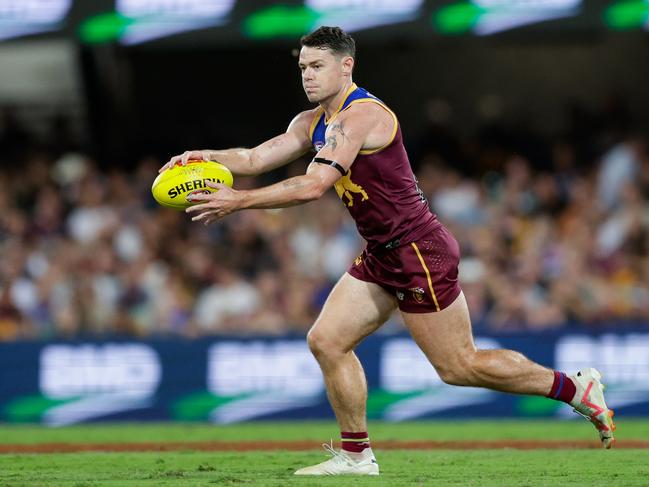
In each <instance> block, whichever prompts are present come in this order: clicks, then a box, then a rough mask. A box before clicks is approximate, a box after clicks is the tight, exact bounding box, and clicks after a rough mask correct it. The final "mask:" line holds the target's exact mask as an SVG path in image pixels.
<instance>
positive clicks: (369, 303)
mask: <svg viewBox="0 0 649 487" xmlns="http://www.w3.org/2000/svg"><path fill="white" fill-rule="evenodd" d="M396 306H397V302H396V299H395V298H394V296H392V295H391V294H389V293H388V292H387V291H386V290H385V289H383V288H382V287H381V286H379V285H378V284H374V283H371V282H365V281H361V280H360V279H356V278H355V277H352V276H350V275H349V274H348V273H345V274H343V276H342V277H341V278H340V279H339V280H338V283H337V284H336V285H335V286H334V288H333V289H332V290H331V293H330V294H329V297H328V298H327V301H326V302H325V304H324V306H323V307H322V311H321V312H320V315H319V316H318V319H317V320H316V322H315V323H314V325H313V327H312V328H311V330H310V331H309V337H308V338H309V345H310V346H311V347H312V348H322V347H333V348H335V349H336V350H337V351H342V352H348V351H349V350H352V349H353V348H354V347H355V346H356V345H357V344H358V343H359V342H360V341H361V340H362V339H363V338H365V337H366V336H367V335H369V334H370V333H372V332H373V331H375V330H376V329H377V328H379V327H380V326H381V325H382V324H383V323H385V321H386V320H387V319H388V318H389V317H390V314H391V313H392V312H393V311H394V310H395V309H396Z"/></svg>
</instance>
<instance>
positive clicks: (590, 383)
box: [569, 368, 615, 448]
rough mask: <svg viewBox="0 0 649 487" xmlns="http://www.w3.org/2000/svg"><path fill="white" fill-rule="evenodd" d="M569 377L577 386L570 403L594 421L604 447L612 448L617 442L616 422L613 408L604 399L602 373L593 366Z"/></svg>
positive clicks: (578, 411) (579, 412) (581, 413)
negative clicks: (615, 434) (614, 433)
mask: <svg viewBox="0 0 649 487" xmlns="http://www.w3.org/2000/svg"><path fill="white" fill-rule="evenodd" d="M569 377H570V378H571V379H572V381H573V382H574V383H575V386H576V388H577V392H576V393H575V397H574V398H573V400H572V401H571V402H570V405H571V406H572V407H573V408H575V409H574V411H575V412H576V413H577V414H580V415H582V416H583V417H584V418H586V419H587V420H588V421H590V422H591V423H593V425H594V426H595V428H596V429H597V432H598V433H599V438H600V440H602V444H603V445H604V448H611V447H612V446H613V445H614V444H615V438H614V437H613V432H614V431H615V423H614V422H613V410H612V409H609V408H608V407H607V406H606V402H605V401H604V384H602V383H601V382H600V379H601V378H602V374H600V373H599V371H597V370H596V369H592V368H591V369H584V370H580V371H579V372H577V373H576V374H575V375H571V376H569Z"/></svg>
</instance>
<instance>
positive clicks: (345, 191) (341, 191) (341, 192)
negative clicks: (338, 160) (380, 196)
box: [334, 169, 370, 206]
mask: <svg viewBox="0 0 649 487" xmlns="http://www.w3.org/2000/svg"><path fill="white" fill-rule="evenodd" d="M351 177H352V170H351V169H350V170H349V171H347V174H345V175H344V176H343V177H342V178H340V179H339V180H338V181H336V184H335V185H334V187H335V188H336V193H338V197H339V198H340V199H341V200H342V201H343V203H345V204H346V205H347V206H354V193H356V194H360V195H361V202H363V201H365V200H368V199H370V197H369V196H367V193H366V192H365V190H364V189H363V187H362V186H361V185H360V184H356V183H355V182H354V181H352V179H351ZM345 198H346V199H347V201H345Z"/></svg>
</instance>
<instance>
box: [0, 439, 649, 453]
mask: <svg viewBox="0 0 649 487" xmlns="http://www.w3.org/2000/svg"><path fill="white" fill-rule="evenodd" d="M319 446H320V445H318V443H316V442H313V441H237V442H231V441H210V442H206V441H193V442H159V443H156V442H149V443H146V442H143V443H38V444H33V445H30V444H5V445H2V444H0V454H7V453H77V452H129V451H133V452H146V451H183V450H185V451H187V450H196V451H263V450H288V451H305V450H315V449H318V448H319ZM372 446H373V447H374V448H375V449H376V450H496V449H504V448H509V449H514V450H539V449H551V450H556V449H575V448H579V449H583V448H590V449H594V448H602V446H601V444H600V443H599V442H597V441H549V440H545V441H533V440H498V441H396V440H395V441H390V440H386V441H372ZM615 448H616V449H618V448H643V449H647V448H649V441H644V440H623V441H618V442H617V443H616V445H615Z"/></svg>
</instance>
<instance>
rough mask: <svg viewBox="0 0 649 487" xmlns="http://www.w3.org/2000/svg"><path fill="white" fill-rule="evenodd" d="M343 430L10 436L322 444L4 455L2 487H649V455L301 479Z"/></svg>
mask: <svg viewBox="0 0 649 487" xmlns="http://www.w3.org/2000/svg"><path fill="white" fill-rule="evenodd" d="M337 434H338V433H337V430H336V427H335V425H334V424H333V423H247V424H241V425H233V426H213V425H207V424H154V425H142V424H119V425H118V424H114V425H88V426H73V427H65V428H56V429H49V428H43V427H39V426H28V425H19V426H16V425H3V426H0V445H6V444H13V445H15V444H23V445H38V444H44V443H107V444H110V443H137V442H195V441H259V440H261V441H266V440H276V441H277V440H312V441H313V446H314V448H313V450H312V451H306V452H296V451H286V452H283V451H253V452H245V453H244V452H205V451H192V449H191V448H189V447H188V448H181V449H180V450H178V451H165V452H154V451H152V452H128V453H119V452H100V453H98V452H91V453H90V452H89V453H52V454H15V453H11V454H4V455H0V485H1V486H22V485H25V486H40V485H48V486H49V485H52V486H71V487H72V486H74V487H82V486H135V485H152V486H153V485H165V486H176V485H178V486H180V485H183V486H185V485H192V486H211V485H260V486H318V485H332V486H333V485H336V486H340V485H343V486H345V485H350V486H351V485H354V486H366V485H373V486H379V485H380V486H410V485H414V486H418V485H426V486H428V485H439V486H445V485H468V486H568V485H571V486H582V485H583V486H607V487H610V486H613V485H619V486H649V449H622V448H620V449H617V450H610V451H605V450H599V449H577V450H569V449H554V450H551V449H545V450H530V451H521V450H513V449H492V450H384V451H381V450H380V448H378V449H375V453H376V454H377V458H378V461H379V464H380V466H381V476H380V477H377V478H369V477H345V478H322V479H321V478H299V477H294V476H293V475H292V474H293V472H294V470H295V469H297V468H299V467H302V466H304V465H308V464H311V463H317V462H319V461H322V460H324V459H325V458H326V457H325V454H324V452H323V451H322V450H320V449H319V444H320V443H322V442H324V441H328V440H329V438H332V437H333V438H334V440H335V439H336V437H337ZM370 434H371V437H372V440H373V441H374V442H375V444H380V442H381V441H386V440H436V441H444V440H452V441H458V440H465V441H471V440H478V441H480V440H483V441H484V440H511V439H517V440H524V439H529V440H537V439H543V440H548V439H551V440H592V439H593V438H594V436H595V432H594V430H593V429H592V427H591V426H590V425H589V424H588V423H586V422H585V421H572V422H559V421H555V422H542V421H538V422H537V421H518V422H513V421H507V422H495V421H494V422H485V421H479V422H477V421H476V422H443V423H441V422H417V423H399V424H386V423H373V424H371V425H370ZM625 440H649V421H641V420H626V421H620V422H619V423H618V442H619V445H622V444H623V442H624V441H625Z"/></svg>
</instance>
